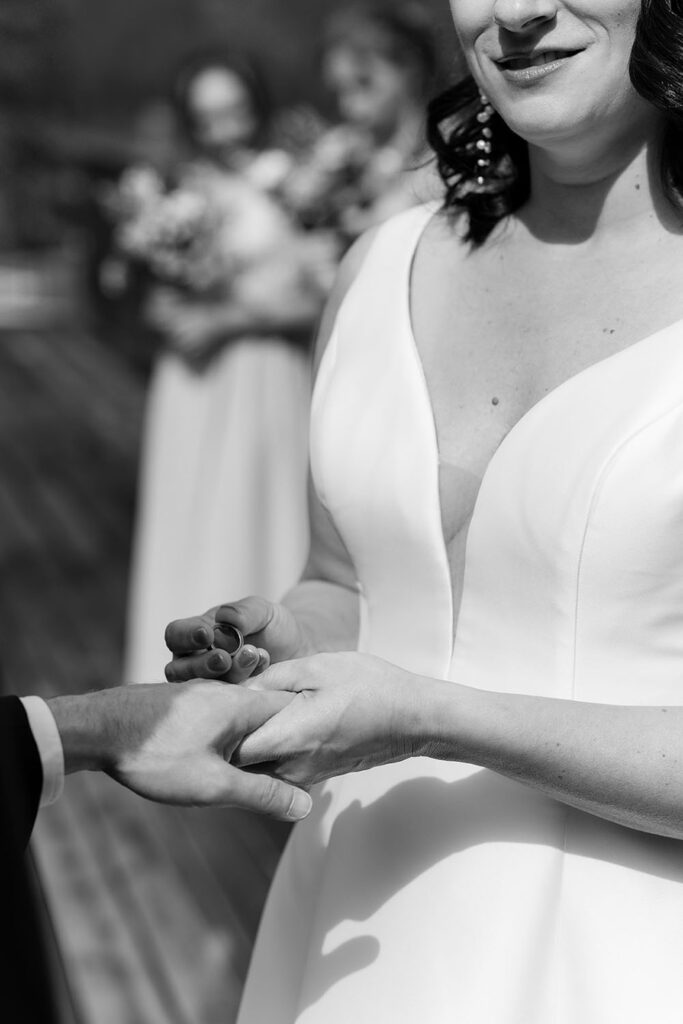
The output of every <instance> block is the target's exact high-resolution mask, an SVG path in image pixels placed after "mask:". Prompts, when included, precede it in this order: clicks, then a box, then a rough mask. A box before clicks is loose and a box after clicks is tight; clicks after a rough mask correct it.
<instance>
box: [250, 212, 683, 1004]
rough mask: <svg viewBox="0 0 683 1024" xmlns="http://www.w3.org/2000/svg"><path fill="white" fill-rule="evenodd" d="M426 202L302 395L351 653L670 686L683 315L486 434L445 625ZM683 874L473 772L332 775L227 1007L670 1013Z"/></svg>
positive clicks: (527, 685)
mask: <svg viewBox="0 0 683 1024" xmlns="http://www.w3.org/2000/svg"><path fill="white" fill-rule="evenodd" d="M428 217H429V211H428V210H426V209H419V210H416V211H412V212H409V213H407V214H404V215H401V216H399V217H398V218H395V219H394V220H393V221H391V222H389V223H388V224H387V225H386V226H385V227H384V228H383V229H381V231H380V233H379V236H378V238H377V241H376V242H375V244H374V248H373V249H372V250H371V252H370V254H369V256H368V257H367V260H366V263H365V266H364V268H363V270H362V273H361V274H360V276H359V278H358V279H357V281H356V283H355V285H354V286H353V287H352V289H351V291H350V292H349V294H348V296H347V298H346V301H345V303H344V305H343V307H342V309H341V311H340V314H339V318H338V322H337V325H336V329H335V331H334V335H333V338H332V340H331V343H330V346H329V349H328V351H327V352H326V354H325V356H324V361H323V364H322V366H321V370H320V375H319V379H318V382H317V386H316V390H315V394H314V405H313V416H312V465H313V473H314V479H315V484H316V487H317V489H318V492H319V494H320V497H321V499H322V501H323V502H324V503H325V505H326V506H327V508H328V509H329V510H330V512H331V514H332V516H333V517H334V521H335V523H336V525H337V526H338V528H339V531H340V533H341V535H342V537H343V539H344V541H345V543H346V545H347V546H348V549H349V552H350V554H351V556H352V558H353V562H354V564H355V567H356V570H357V575H358V581H359V587H360V592H361V595H362V608H363V623H362V632H361V638H360V649H361V650H363V651H367V652H371V653H373V654H376V655H379V656H381V657H384V658H386V659H388V660H390V661H392V662H396V663H398V664H400V665H403V666H405V667H406V668H407V669H411V670H414V671H415V672H416V673H421V674H427V675H431V676H436V677H444V678H452V679H454V680H458V681H461V682H464V683H466V684H468V685H470V686H475V687H482V688H487V689H492V690H497V691H514V692H523V693H529V694H537V695H543V696H547V697H560V698H570V699H577V700H582V701H594V702H609V703H617V704H631V705H634V704H635V705H638V704H642V705H648V704H681V703H683V322H682V323H677V324H675V325H673V326H672V327H670V328H668V329H666V330H663V331H659V332H658V333H656V334H653V335H652V336H650V337H648V338H646V339H645V340H643V341H641V342H639V343H638V344H635V345H633V346H631V347H630V348H628V349H626V350H625V351H623V352H621V353H619V354H618V355H614V356H611V357H610V358H608V359H605V360H604V361H602V362H599V363H597V364H596V365H594V366H592V367H590V368H589V369H587V370H585V371H583V372H581V373H579V374H577V375H576V376H574V377H572V378H571V379H570V380H568V381H566V382H565V383H564V384H562V385H561V386H560V387H558V388H556V389H555V390H554V391H552V392H551V393H550V394H548V395H547V396H546V397H545V398H543V399H542V400H541V401H540V402H539V403H538V404H537V405H536V406H534V407H533V408H532V409H531V411H530V412H528V413H527V414H526V415H525V416H524V417H523V418H522V419H521V420H520V421H519V422H518V423H517V425H516V426H515V427H514V428H513V429H512V430H511V432H510V433H509V435H508V436H507V437H506V439H505V440H504V442H503V443H502V444H501V445H500V447H499V449H498V450H497V452H496V453H495V455H494V457H493V458H492V460H491V462H490V464H489V466H488V469H487V472H486V474H485V478H484V480H483V483H482V486H481V489H480V492H479V496H478V500H477V504H476V508H475V511H474V516H473V519H472V523H471V527H470V531H469V538H468V548H467V558H466V569H465V584H464V598H463V602H462V609H461V613H460V616H459V622H458V627H457V637H456V638H455V643H454V641H453V636H452V595H451V580H450V577H449V563H448V559H447V554H446V549H445V544H444V539H443V535H442V528H441V517H440V510H439V454H438V450H437V444H436V436H435V427H434V421H433V416H432V409H431V407H430V398H429V395H428V392H427V387H426V382H425V377H424V374H423V372H422V367H421V364H420V360H419V356H418V352H417V349H416V345H415V341H414V338H413V335H412V331H411V325H410V316H409V303H408V282H409V274H410V267H411V261H412V256H413V253H414V251H415V247H416V245H417V241H418V239H419V237H420V235H421V232H422V231H423V229H424V226H425V224H426V222H427V220H428ZM681 771H682V772H683V759H682V763H681ZM682 882H683V843H680V842H676V841H673V840H667V839H661V838H656V837H653V836H651V835H646V834H643V833H640V832H636V831H631V830H629V829H626V828H621V827H619V826H617V825H613V824H610V823H608V822H605V821H602V820H600V819H599V818H597V817H592V816H590V815H588V814H584V813H581V812H579V811H576V810H573V809H571V808H569V807H567V806H565V805H563V804H561V803H558V802H555V801H553V800H552V799H549V798H547V797H545V796H543V795H542V794H541V793H539V792H536V791H535V790H534V789H532V788H528V787H526V786H524V785H521V784H518V783H515V782H513V781H509V780H507V779H505V778H502V777H501V776H498V775H496V774H494V773H492V772H490V771H487V770H481V769H478V768H474V767H471V766H469V765H466V764H451V763H444V762H439V761H434V760H427V759H415V760H409V761H406V762H403V763H401V764H397V765H391V766H387V767H383V768H379V769H374V770H372V771H369V772H365V773H360V774H356V775H348V776H345V777H343V778H341V779H338V780H335V781H332V782H330V783H329V784H326V785H325V786H323V787H322V788H321V789H320V790H319V791H318V793H317V798H316V801H315V807H314V811H313V813H312V815H311V817H310V818H309V819H308V820H306V821H304V822H302V823H301V824H300V825H298V826H297V827H296V828H295V830H294V833H293V835H292V837H291V840H290V842H289V845H288V847H287V849H286V851H285V854H284V856H283V859H282V863H281V865H280V867H279V870H278V873H277V876H276V878H275V881H274V884H273V887H272V890H271V893H270V897H269V900H268V903H267V906H266V910H265V913H264V916H263V921H262V925H261V930H260V934H259V938H258V942H257V946H256V950H255V954H254V957H253V962H252V966H251V970H250V974H249V978H248V983H247V989H246V993H245V996H244V1000H243V1004H242V1009H241V1014H240V1017H239V1024H294V1022H296V1024H644V1022H652V1024H655V1022H656V1024H681V1021H683V967H682V965H683V885H682V884H681V883H682Z"/></svg>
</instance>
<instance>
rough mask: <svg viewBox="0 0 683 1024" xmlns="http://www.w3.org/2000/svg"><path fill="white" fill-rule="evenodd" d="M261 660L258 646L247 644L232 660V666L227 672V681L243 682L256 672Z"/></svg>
mask: <svg viewBox="0 0 683 1024" xmlns="http://www.w3.org/2000/svg"><path fill="white" fill-rule="evenodd" d="M260 660H261V658H260V654H259V651H258V648H256V647H253V646H252V645H251V644H245V646H244V647H243V648H242V650H241V651H240V652H239V654H237V655H236V656H235V657H234V658H233V660H232V667H231V668H230V670H229V672H228V674H227V682H229V683H243V682H244V681H245V680H246V679H249V678H250V677H251V676H252V675H253V674H254V672H255V671H256V669H257V668H258V665H259V662H260Z"/></svg>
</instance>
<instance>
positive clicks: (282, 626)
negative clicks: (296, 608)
mask: <svg viewBox="0 0 683 1024" xmlns="http://www.w3.org/2000/svg"><path fill="white" fill-rule="evenodd" d="M222 624H225V625H227V626H228V627H229V626H235V627H236V628H237V629H239V631H240V632H241V633H242V635H243V637H244V647H243V648H242V650H241V651H240V652H239V653H238V654H237V657H232V656H231V655H230V653H229V651H230V631H229V630H228V632H227V634H226V633H224V632H222V631H221V628H220V627H221V625H222ZM166 646H167V647H168V649H169V650H170V651H171V653H172V654H173V661H172V662H171V663H170V664H169V665H167V666H166V678H167V679H168V681H169V683H183V682H187V681H188V680H190V679H221V680H223V681H225V682H228V683H241V682H244V681H245V680H246V679H249V678H251V677H252V676H254V675H258V674H259V673H261V672H263V671H264V670H265V669H266V668H267V667H268V666H269V665H270V663H271V662H272V661H284V660H288V659H291V658H300V657H302V655H304V654H306V653H307V645H306V641H305V638H304V636H303V634H302V631H301V629H300V627H299V624H298V622H297V620H296V619H295V618H294V616H293V615H292V613H291V612H290V611H289V609H288V608H286V607H285V606H284V605H281V604H274V603H273V602H272V601H266V600H265V598H262V597H246V598H244V599H243V600H241V601H236V602H235V603H234V604H223V605H219V606H218V607H216V608H210V609H209V611H208V612H205V613H204V615H199V616H195V617H193V618H188V619H178V620H176V621H175V622H171V623H170V625H169V626H168V627H167V629H166Z"/></svg>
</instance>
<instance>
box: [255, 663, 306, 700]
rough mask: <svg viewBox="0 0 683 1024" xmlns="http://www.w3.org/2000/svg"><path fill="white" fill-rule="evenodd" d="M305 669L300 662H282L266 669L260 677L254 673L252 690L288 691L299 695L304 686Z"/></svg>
mask: <svg viewBox="0 0 683 1024" xmlns="http://www.w3.org/2000/svg"><path fill="white" fill-rule="evenodd" d="M303 672H304V670H303V667H302V665H301V662H300V661H281V662H278V663H277V664H275V665H270V666H269V667H268V668H267V669H264V670H263V672H262V673H261V674H260V675H256V674H255V673H254V678H253V682H251V683H250V684H249V686H250V689H252V690H288V691H290V692H291V693H298V692H299V691H300V690H302V689H304V686H303V685H302V676H303Z"/></svg>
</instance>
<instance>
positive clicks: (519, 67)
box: [494, 49, 582, 84]
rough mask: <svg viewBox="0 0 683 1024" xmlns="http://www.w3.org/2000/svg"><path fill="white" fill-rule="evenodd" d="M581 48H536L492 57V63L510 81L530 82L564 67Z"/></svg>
mask: <svg viewBox="0 0 683 1024" xmlns="http://www.w3.org/2000/svg"><path fill="white" fill-rule="evenodd" d="M581 52H582V51H581V50H557V49H547V50H536V51H534V52H531V53H509V54H505V56H503V57H497V58H495V59H494V64H496V66H497V67H498V68H499V70H500V71H501V72H502V74H503V75H504V76H505V78H507V79H508V80H509V81H511V82H516V83H518V84H525V83H526V84H531V83H533V82H536V81H538V80H539V79H541V78H545V77H546V76H547V75H551V74H553V73H554V72H555V71H559V69H560V68H562V67H564V65H565V64H567V62H568V61H570V60H571V59H572V58H573V57H576V56H577V54H579V53H581Z"/></svg>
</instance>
